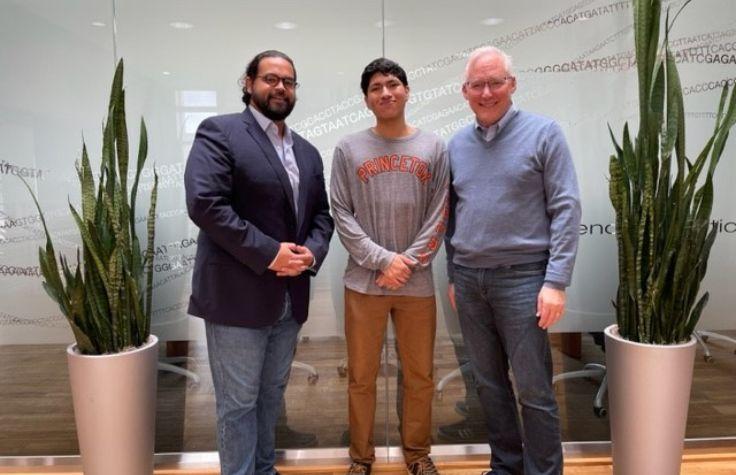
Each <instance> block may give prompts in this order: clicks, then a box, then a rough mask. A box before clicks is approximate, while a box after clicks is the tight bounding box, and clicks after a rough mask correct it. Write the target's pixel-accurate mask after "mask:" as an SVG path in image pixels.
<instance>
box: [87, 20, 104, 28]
mask: <svg viewBox="0 0 736 475" xmlns="http://www.w3.org/2000/svg"><path fill="white" fill-rule="evenodd" d="M90 25H92V26H94V27H97V28H102V27H103V26H107V25H105V24H104V23H102V22H101V21H93V22H92V23H90Z"/></svg>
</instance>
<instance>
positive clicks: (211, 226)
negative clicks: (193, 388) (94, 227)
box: [184, 51, 333, 475]
mask: <svg viewBox="0 0 736 475" xmlns="http://www.w3.org/2000/svg"><path fill="white" fill-rule="evenodd" d="M296 87H297V82H296V71H295V69H294V63H293V62H292V60H291V59H290V58H289V57H288V56H286V55H285V54H284V53H281V52H279V51H264V52H262V53H260V54H258V55H256V56H255V58H253V60H252V61H251V62H250V63H249V64H248V67H247V69H246V72H245V75H244V78H243V102H244V103H245V104H246V106H247V107H246V108H245V111H243V112H242V113H237V114H227V115H220V116H215V117H210V118H208V119H206V120H204V121H203V122H202V123H201V125H200V126H199V129H198V130H197V135H196V137H195V140H194V143H193V145H192V150H191V152H190V154H189V160H188V161H187V167H186V173H185V176H184V180H185V187H186V200H187V209H188V211H189V217H190V218H191V219H192V221H194V223H195V224H196V225H197V226H199V228H200V233H199V239H198V241H197V256H196V261H195V265H194V275H193V277H192V295H191V299H190V302H189V313H190V314H192V315H195V316H198V317H201V318H203V319H204V320H205V330H206V336H207V349H208V354H209V361H210V369H211V371H212V380H213V384H214V387H215V402H216V409H217V444H218V450H219V454H220V465H221V471H222V474H224V475H246V474H253V473H257V474H273V473H276V471H275V469H274V461H275V450H274V447H275V434H274V432H275V425H276V420H277V419H278V416H279V412H280V411H281V404H282V400H283V395H284V389H285V387H286V382H287V380H288V378H289V369H290V368H291V362H292V359H293V356H294V351H295V348H296V342H297V334H298V332H299V329H300V328H301V325H302V324H303V323H304V321H305V320H306V318H307V309H308V304H309V278H310V276H311V275H314V274H315V273H316V272H317V269H319V267H320V265H321V264H322V262H323V261H324V258H325V255H326V254H327V249H328V245H329V241H330V237H331V235H332V230H333V222H332V219H331V218H330V215H329V205H328V202H327V195H326V192H325V184H324V175H323V169H322V160H321V158H320V156H319V152H318V151H317V149H315V148H314V147H313V146H312V145H311V144H309V143H308V142H307V141H306V140H304V139H303V138H302V137H300V136H299V135H298V134H297V133H296V132H293V131H292V130H291V129H289V127H287V125H286V124H285V123H284V119H286V117H288V115H289V113H290V112H291V110H292V109H293V107H294V103H295V102H296Z"/></svg>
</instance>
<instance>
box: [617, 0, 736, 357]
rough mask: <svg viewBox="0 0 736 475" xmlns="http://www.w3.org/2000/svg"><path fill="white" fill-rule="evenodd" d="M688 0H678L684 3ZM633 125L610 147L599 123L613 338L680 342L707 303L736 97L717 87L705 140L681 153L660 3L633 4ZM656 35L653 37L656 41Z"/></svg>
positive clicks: (681, 131) (640, 0)
mask: <svg viewBox="0 0 736 475" xmlns="http://www.w3.org/2000/svg"><path fill="white" fill-rule="evenodd" d="M688 3H690V0H688V1H686V2H685V3H684V4H683V5H682V8H684V7H685V6H686V5H687V4H688ZM633 6H634V8H633V10H634V32H635V33H634V43H635V48H636V59H637V62H636V64H637V72H638V85H639V130H638V132H637V134H636V138H635V140H634V141H633V142H632V137H631V134H630V132H629V126H628V124H626V125H625V126H624V129H623V138H622V140H621V143H620V145H619V142H617V140H616V138H615V137H614V134H613V131H611V128H610V126H609V132H610V133H611V139H612V140H613V144H614V147H615V152H616V153H615V155H612V156H611V158H610V183H609V192H610V199H611V203H612V204H613V208H614V210H615V214H616V240H617V244H618V271H619V280H618V292H617V295H616V300H615V302H614V306H615V308H616V319H617V323H618V327H619V332H620V334H621V335H622V336H623V337H624V338H626V339H629V340H631V341H636V342H642V343H654V344H673V343H677V342H682V341H687V340H688V339H689V338H690V336H691V335H692V333H693V331H694V329H695V325H696V324H697V323H698V319H699V318H700V315H701V314H702V312H703V309H704V308H705V306H706V304H707V303H708V295H709V294H708V292H705V293H703V294H702V295H701V294H700V284H701V282H702V280H703V277H704V276H705V273H706V268H707V264H708V256H709V254H710V250H711V248H712V247H713V242H714V240H715V238H716V229H715V228H712V227H711V226H710V216H711V210H712V208H713V194H714V192H713V174H714V172H715V169H716V166H717V165H718V161H719V159H720V158H721V155H722V153H723V150H724V147H725V144H726V141H727V139H728V133H729V130H730V129H731V127H732V126H733V125H734V122H736V94H734V92H733V91H732V92H731V94H730V95H729V90H728V87H727V86H726V87H724V88H723V91H722V93H721V97H720V103H719V106H718V113H717V114H716V120H715V125H714V128H713V132H712V134H711V135H710V138H709V140H708V141H707V142H706V144H705V146H704V147H703V148H702V150H701V152H700V153H699V154H698V155H697V157H695V158H694V159H690V158H688V156H687V154H686V149H685V137H686V136H685V111H684V103H683V94H682V87H681V83H680V77H679V75H678V72H677V66H676V64H675V58H674V55H673V53H672V51H671V50H670V48H669V44H668V35H669V31H670V29H671V27H672V24H673V23H674V19H676V18H677V16H678V15H679V13H680V12H681V11H682V8H681V9H680V10H678V12H677V14H676V15H674V18H673V20H672V21H670V15H669V9H668V10H667V13H666V16H665V21H664V25H663V26H664V32H663V35H661V34H660V21H661V13H662V2H661V0H633ZM660 36H663V39H662V41H661V43H660Z"/></svg>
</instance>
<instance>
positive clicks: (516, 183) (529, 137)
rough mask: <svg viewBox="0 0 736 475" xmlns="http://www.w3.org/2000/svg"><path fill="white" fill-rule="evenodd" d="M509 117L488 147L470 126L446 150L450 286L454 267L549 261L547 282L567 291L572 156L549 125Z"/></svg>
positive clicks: (522, 115) (575, 224)
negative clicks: (448, 183)
mask: <svg viewBox="0 0 736 475" xmlns="http://www.w3.org/2000/svg"><path fill="white" fill-rule="evenodd" d="M509 113H510V114H513V115H512V116H511V117H510V119H509V120H508V122H506V123H505V124H504V126H503V127H502V128H501V129H500V130H499V131H498V134H497V135H496V136H495V137H494V138H493V139H492V140H491V141H490V142H486V141H485V140H483V138H482V137H481V133H480V132H479V131H478V130H477V129H476V125H475V124H472V125H470V126H467V127H465V128H463V129H461V130H460V131H458V132H457V133H456V134H455V136H453V137H452V139H451V140H450V143H449V145H448V152H449V155H450V168H451V170H452V185H451V188H452V192H451V195H452V196H451V211H450V214H451V218H450V226H449V228H450V229H449V230H448V233H447V237H446V238H445V242H446V244H447V255H448V275H449V277H450V280H451V281H452V272H453V263H454V264H459V265H461V266H464V267H471V268H488V267H491V268H492V267H500V266H508V265H514V264H524V263H529V262H535V261H540V260H544V259H547V258H548V259H549V263H548V265H547V272H546V276H545V282H547V283H548V284H549V285H551V286H553V287H557V288H565V287H566V286H568V285H570V280H571V278H572V270H573V266H574V264H575V255H576V253H577V246H578V235H579V229H580V198H579V192H578V184H577V178H576V177H575V168H574V166H573V162H572V157H571V156H570V150H569V148H568V146H567V143H566V141H565V137H564V136H563V134H562V130H561V129H560V127H559V126H558V125H557V124H556V123H555V122H554V121H553V120H551V119H548V118H546V117H542V116H539V115H535V114H531V113H528V112H524V111H516V110H513V109H512V110H511V111H510V112H509Z"/></svg>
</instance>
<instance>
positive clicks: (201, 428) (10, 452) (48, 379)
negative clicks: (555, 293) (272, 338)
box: [0, 332, 736, 474]
mask: <svg viewBox="0 0 736 475" xmlns="http://www.w3.org/2000/svg"><path fill="white" fill-rule="evenodd" d="M730 334H731V335H734V334H736V332H730ZM560 339H561V338H560V336H559V335H553V336H552V340H553V345H554V348H555V349H554V351H553V360H554V366H555V373H556V374H557V373H560V372H562V371H571V370H576V369H580V368H581V367H582V365H583V362H603V361H604V354H603V353H602V351H601V350H600V348H598V347H597V346H596V345H595V344H594V343H593V341H592V338H591V337H590V336H589V335H587V334H586V335H583V341H582V357H581V359H580V360H576V359H572V358H570V357H568V356H565V355H563V354H562V353H561V352H560V351H559V350H558V346H559V340H560ZM710 346H711V351H712V352H713V357H714V360H713V361H712V362H711V363H705V362H704V361H703V358H702V353H701V352H700V349H698V355H697V357H696V362H695V380H694V384H693V389H692V394H691V403H690V412H689V419H688V428H687V437H690V438H698V437H724V436H732V437H733V436H736V355H734V354H733V350H734V348H730V347H729V346H727V345H725V344H722V343H720V342H713V343H712V344H711V345H710ZM390 353H391V354H392V356H390V358H389V359H390V360H391V361H393V362H395V356H393V353H394V352H393V351H390ZM189 356H190V357H191V360H190V362H189V363H188V364H187V365H186V367H187V368H188V369H189V370H191V371H194V372H195V373H196V374H197V375H198V376H199V377H200V379H201V380H200V383H199V384H193V383H192V381H191V380H188V379H186V378H184V377H182V376H180V375H177V374H173V373H165V372H159V391H158V410H157V433H156V451H157V452H197V451H213V450H215V438H214V433H215V429H214V391H213V388H212V382H211V377H210V373H209V367H208V363H207V357H206V351H205V348H204V345H203V344H202V343H200V342H191V343H190V345H189ZM344 357H345V345H344V341H342V340H341V339H338V338H332V339H324V340H318V339H311V340H305V341H302V342H300V344H299V347H298V351H297V360H300V361H303V362H306V363H309V364H312V365H314V366H315V368H316V369H317V371H318V372H319V380H318V381H317V382H316V384H309V382H308V378H307V373H306V372H304V371H303V370H300V369H294V370H293V371H292V375H291V380H290V383H289V386H288V389H287V393H286V400H287V403H286V423H287V425H288V427H289V429H290V430H296V431H299V432H302V433H309V434H314V437H316V438H312V442H314V443H315V444H316V446H318V447H344V446H345V440H344V439H345V436H344V434H345V431H346V430H347V414H346V412H347V411H346V408H347V394H346V388H347V379H346V378H344V377H341V376H340V375H339V374H338V371H337V368H338V366H339V364H340V363H341V361H342V360H343V358H344ZM0 361H2V363H0V428H2V430H0V456H31V455H73V454H77V453H78V447H77V441H76V434H75V429H74V419H73V412H72V405H71V399H70V395H69V388H68V381H67V369H66V359H65V354H64V346H62V345H23V346H2V347H0ZM435 364H436V371H435V381H436V382H437V381H439V380H440V378H442V377H443V376H445V375H447V374H448V373H450V372H451V371H452V370H454V369H456V367H457V360H456V358H455V353H454V350H453V346H452V343H451V341H450V340H449V339H448V338H444V339H438V341H437V346H436V352H435ZM395 373H396V371H395V365H393V366H391V367H390V369H389V371H388V376H389V377H388V378H386V379H385V380H381V381H379V386H378V395H379V403H378V408H377V411H376V412H377V416H376V431H375V441H376V443H377V444H378V445H385V444H389V445H394V446H395V445H398V443H399V435H398V432H397V426H398V419H397V416H396V411H395V407H396V378H395V377H394V376H395ZM597 387H598V384H597V382H596V381H592V380H576V381H566V382H562V383H560V384H558V385H557V387H556V394H557V398H558V401H559V404H560V412H561V420H562V433H563V440H566V441H592V440H608V439H609V425H608V419H607V418H602V419H601V418H597V417H595V416H594V414H593V410H592V400H593V395H594V393H595V391H596V390H597ZM464 395H465V387H464V385H463V382H462V379H461V378H456V379H453V380H452V381H451V382H450V383H449V384H448V385H447V386H446V388H445V390H444V391H443V393H442V397H441V399H440V398H439V397H436V398H435V401H434V407H433V426H432V431H433V432H432V433H433V437H434V439H435V443H484V441H485V436H484V434H483V430H482V423H481V422H480V421H479V420H478V419H477V417H476V418H471V420H470V422H469V423H468V424H466V425H464V426H463V428H464V429H466V432H465V433H466V435H468V438H467V439H466V440H463V441H453V440H447V439H444V438H443V437H441V434H440V432H441V431H442V428H445V427H446V426H448V425H451V424H455V423H458V422H462V421H463V420H464V418H463V416H461V415H460V414H459V413H458V411H457V408H456V403H457V402H459V401H463V400H464ZM282 422H283V421H282ZM284 427H286V426H284V425H283V424H282V426H281V428H282V429H284ZM284 430H285V429H284ZM290 437H291V435H290V434H288V433H286V432H284V431H282V432H281V438H280V439H279V447H282V448H288V447H293V444H294V440H293V439H292V438H290ZM571 473H572V472H571ZM714 473H716V472H714ZM733 473H734V474H736V470H734V472H733Z"/></svg>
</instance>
